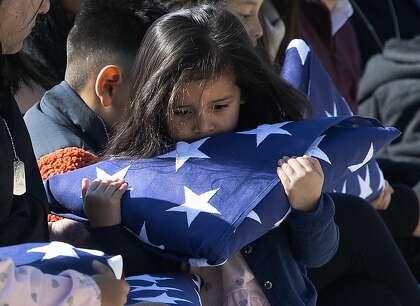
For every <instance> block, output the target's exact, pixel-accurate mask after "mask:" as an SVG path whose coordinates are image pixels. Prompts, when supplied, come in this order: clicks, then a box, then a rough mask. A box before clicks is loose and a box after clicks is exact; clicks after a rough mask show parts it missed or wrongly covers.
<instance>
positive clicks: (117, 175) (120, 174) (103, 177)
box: [96, 166, 130, 180]
mask: <svg viewBox="0 0 420 306" xmlns="http://www.w3.org/2000/svg"><path fill="white" fill-rule="evenodd" d="M129 168H130V166H128V167H125V168H124V169H122V170H120V171H118V172H116V173H114V174H113V175H110V174H108V173H106V172H105V171H104V170H102V169H101V168H98V167H96V178H98V179H100V180H115V179H120V180H123V179H124V178H125V176H126V174H127V171H128V169H129Z"/></svg>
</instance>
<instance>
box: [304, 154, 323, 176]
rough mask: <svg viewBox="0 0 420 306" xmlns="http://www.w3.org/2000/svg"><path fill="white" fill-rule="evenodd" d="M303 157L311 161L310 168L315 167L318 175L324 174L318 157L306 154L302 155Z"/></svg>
mask: <svg viewBox="0 0 420 306" xmlns="http://www.w3.org/2000/svg"><path fill="white" fill-rule="evenodd" d="M303 158H304V159H306V160H308V161H309V162H311V164H312V169H315V170H316V171H317V172H318V173H319V174H320V175H322V176H324V171H323V170H322V167H321V164H320V163H319V160H318V159H316V158H314V157H311V156H308V155H304V156H303Z"/></svg>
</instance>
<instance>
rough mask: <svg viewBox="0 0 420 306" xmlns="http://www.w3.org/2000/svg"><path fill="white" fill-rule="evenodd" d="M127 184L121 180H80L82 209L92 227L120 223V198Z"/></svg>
mask: <svg viewBox="0 0 420 306" xmlns="http://www.w3.org/2000/svg"><path fill="white" fill-rule="evenodd" d="M127 188H128V184H127V183H126V182H124V181H123V180H120V179H118V180H98V179H97V180H94V181H93V182H92V184H90V183H89V180H87V179H83V181H82V194H83V199H84V203H83V210H84V211H85V214H86V216H87V217H88V218H89V221H90V225H91V226H92V227H104V226H112V225H116V224H120V223H121V198H122V196H123V194H124V192H126V191H127Z"/></svg>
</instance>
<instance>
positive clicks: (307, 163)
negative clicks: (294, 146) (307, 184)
mask: <svg viewBox="0 0 420 306" xmlns="http://www.w3.org/2000/svg"><path fill="white" fill-rule="evenodd" d="M297 161H298V162H299V163H300V164H301V165H302V167H303V168H305V170H306V171H313V170H314V168H315V166H314V164H313V163H312V161H311V160H310V159H309V158H306V157H298V158H297Z"/></svg>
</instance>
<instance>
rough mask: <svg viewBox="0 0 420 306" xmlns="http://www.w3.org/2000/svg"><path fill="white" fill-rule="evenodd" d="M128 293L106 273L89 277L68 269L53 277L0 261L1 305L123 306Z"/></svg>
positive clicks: (8, 261) (7, 261)
mask: <svg viewBox="0 0 420 306" xmlns="http://www.w3.org/2000/svg"><path fill="white" fill-rule="evenodd" d="M97 264H100V263H99V262H98V263H97ZM127 294H128V286H127V283H125V282H124V281H120V280H116V279H115V277H114V278H111V277H109V276H108V275H105V274H104V275H98V276H95V277H93V278H92V277H89V276H86V275H83V274H81V273H79V272H76V271H72V270H68V271H64V272H63V273H61V274H60V275H57V276H54V275H50V274H45V273H43V272H42V271H40V270H38V269H36V268H34V267H30V266H23V267H18V268H16V267H15V265H14V263H13V261H12V260H11V259H0V303H1V305H3V304H4V305H27V306H31V305H44V306H49V305H51V306H64V305H74V306H79V305H80V306H82V305H83V306H100V305H101V306H110V305H114V306H115V305H118V306H122V305H124V303H125V301H126V298H127Z"/></svg>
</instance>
